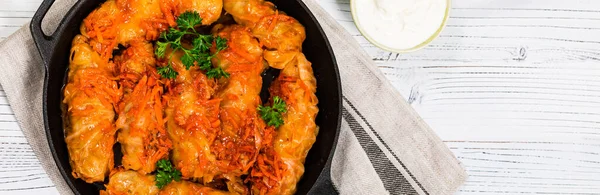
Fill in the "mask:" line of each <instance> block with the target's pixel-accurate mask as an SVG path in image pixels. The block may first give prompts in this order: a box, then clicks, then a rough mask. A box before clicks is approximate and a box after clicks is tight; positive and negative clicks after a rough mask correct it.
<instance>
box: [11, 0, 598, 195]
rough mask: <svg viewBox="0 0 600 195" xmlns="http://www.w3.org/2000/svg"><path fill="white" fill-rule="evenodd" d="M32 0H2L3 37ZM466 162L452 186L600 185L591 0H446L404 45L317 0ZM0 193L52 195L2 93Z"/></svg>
mask: <svg viewBox="0 0 600 195" xmlns="http://www.w3.org/2000/svg"><path fill="white" fill-rule="evenodd" d="M39 3H41V0H0V40H1V39H4V38H5V37H6V36H8V35H10V34H11V33H12V32H14V31H15V30H17V29H18V28H20V27H21V26H22V25H23V24H25V23H26V22H28V21H29V20H30V17H31V16H32V15H33V13H34V11H35V10H36V9H37V6H38V5H39ZM320 4H321V5H322V6H323V7H324V8H325V9H326V10H327V11H328V12H329V13H330V14H331V15H332V16H333V17H334V18H335V19H336V20H337V21H338V22H340V24H341V25H343V26H344V27H345V28H346V29H347V30H348V31H349V32H350V33H351V34H352V35H353V36H354V37H355V39H356V40H357V41H358V42H359V43H360V44H361V46H362V47H363V48H364V49H365V50H366V51H367V52H368V53H369V54H370V55H371V56H372V57H373V60H375V61H376V64H377V66H378V67H379V68H380V69H381V70H382V71H383V72H384V74H385V75H386V76H387V78H388V79H389V80H390V81H391V83H392V84H393V85H394V86H395V87H396V88H397V89H398V90H399V91H400V93H401V94H402V95H403V96H404V97H405V98H406V100H407V101H408V102H409V103H410V104H411V105H412V106H413V107H414V108H415V109H416V110H417V112H418V113H419V114H420V115H421V116H422V117H423V118H424V120H425V121H426V122H427V123H428V124H429V125H430V126H431V127H432V128H433V129H434V130H435V132H436V133H437V134H438V135H439V136H440V137H441V138H442V139H443V140H444V141H445V143H446V144H447V145H448V146H449V147H450V149H451V150H452V151H453V152H454V154H455V155H456V156H457V158H458V159H459V160H460V161H461V162H462V163H463V164H464V166H465V168H466V169H467V171H468V173H469V178H468V181H467V182H466V183H465V184H464V185H463V187H462V188H461V189H460V190H459V191H458V192H457V194H600V177H599V176H600V117H599V116H600V98H599V97H600V63H599V62H598V61H599V60H600V1H594V0H526V1H525V0H453V3H452V9H451V12H450V19H449V20H448V24H447V26H446V28H445V29H444V31H443V32H442V34H441V35H440V37H439V38H438V39H436V40H435V41H433V42H432V44H431V45H430V46H428V47H426V48H424V49H422V50H419V51H417V52H413V53H408V54H397V53H389V52H385V51H382V50H380V49H377V48H376V47H374V46H373V45H371V44H370V43H368V41H366V39H364V38H363V37H362V36H361V35H360V33H359V32H358V31H357V30H356V27H355V26H354V23H353V22H352V17H351V14H350V11H349V10H350V8H349V0H320ZM0 194H56V190H55V189H54V187H53V185H52V183H51V181H50V180H49V179H48V177H47V176H46V175H45V173H44V171H43V169H42V167H41V166H40V163H39V162H38V160H37V159H36V157H35V155H34V153H33V151H32V150H31V148H30V147H29V145H28V144H27V141H26V140H25V138H24V137H23V134H22V133H21V131H20V130H19V127H18V125H17V123H16V122H15V118H14V115H13V114H12V111H11V109H10V106H9V105H8V102H7V100H6V95H5V94H4V92H3V91H0Z"/></svg>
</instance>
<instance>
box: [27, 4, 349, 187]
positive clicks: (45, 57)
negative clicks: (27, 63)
mask: <svg viewBox="0 0 600 195" xmlns="http://www.w3.org/2000/svg"><path fill="white" fill-rule="evenodd" d="M268 1H274V2H277V1H279V0H268ZM295 1H296V2H297V3H298V5H299V6H300V7H301V8H302V12H303V14H306V15H307V16H308V17H309V18H310V20H311V22H312V23H313V24H314V25H315V26H316V30H317V31H318V34H319V35H320V36H321V38H322V39H323V41H324V43H325V45H324V46H325V48H326V50H327V52H328V53H327V54H325V55H328V56H330V59H331V64H330V65H332V66H333V67H332V68H333V75H329V76H333V77H334V78H332V79H334V81H335V87H336V88H337V90H336V93H337V97H334V98H335V99H337V101H336V102H337V105H336V106H337V111H336V112H335V114H336V115H337V118H336V120H335V122H336V125H335V126H336V127H335V129H334V131H335V132H334V135H333V141H332V143H330V144H331V149H330V151H329V155H328V157H327V160H326V161H325V164H324V165H323V168H322V169H321V170H320V173H319V174H318V176H317V178H316V180H315V181H314V183H313V184H312V185H311V186H310V188H309V189H308V190H306V192H307V193H311V192H313V190H314V189H315V186H316V184H318V182H319V181H322V180H324V179H330V178H324V177H326V176H329V175H330V173H325V171H330V168H331V161H332V159H333V156H334V154H335V150H336V147H337V142H338V139H339V134H340V130H341V119H342V106H343V105H342V86H341V79H340V73H339V68H338V66H337V60H336V58H335V53H334V51H333V49H332V47H331V43H330V42H329V39H328V38H327V34H326V33H325V32H324V30H323V28H322V26H321V23H319V21H318V20H317V19H316V17H315V16H314V15H313V13H312V12H311V11H310V9H309V8H308V7H307V6H306V4H305V3H304V1H303V0H295ZM53 3H54V0H44V1H43V2H42V4H41V6H40V7H39V8H38V10H37V11H36V13H35V14H34V16H33V17H32V22H31V23H30V30H31V34H32V36H33V39H34V42H35V45H36V48H37V50H38V52H39V54H40V56H41V58H42V61H43V63H44V85H43V94H42V100H43V102H42V104H43V105H42V112H43V120H44V129H45V133H46V138H47V141H48V145H49V146H50V151H51V153H52V157H53V159H54V163H55V164H56V166H57V168H58V170H59V172H60V174H61V176H62V177H63V179H64V180H65V182H66V183H67V185H68V186H69V187H70V188H71V190H72V191H73V193H74V194H81V192H79V191H78V190H77V188H76V187H75V184H74V183H73V181H71V178H69V177H70V176H71V175H69V173H67V171H66V170H65V167H64V166H62V163H60V161H61V159H59V157H58V154H57V152H56V150H57V148H56V146H55V145H54V142H53V139H52V134H51V128H50V125H49V119H48V109H47V108H48V101H47V100H48V99H47V98H48V88H49V87H48V85H49V82H48V81H49V76H50V75H49V74H50V73H49V67H50V65H51V64H52V62H53V61H55V60H53V59H54V56H55V55H56V54H55V53H56V52H57V51H56V50H55V47H56V46H57V45H58V44H59V43H58V42H57V39H59V38H62V36H64V35H63V32H64V30H65V29H64V28H65V27H66V26H67V25H68V23H73V22H76V21H77V20H78V19H75V18H74V17H75V14H76V13H78V12H81V11H80V9H82V6H83V5H85V4H86V3H88V4H89V3H92V2H89V1H85V0H79V1H77V2H75V3H74V4H73V6H72V7H71V8H70V9H69V11H68V12H67V13H66V14H65V15H64V16H63V17H62V19H61V21H60V23H59V24H58V26H57V28H56V30H55V31H54V33H52V34H51V35H46V34H45V33H44V32H43V31H42V30H41V21H42V20H43V19H44V17H45V15H46V13H47V11H48V10H49V9H50V7H51V6H52V4H53ZM88 14H89V13H88ZM86 15H87V14H86ZM70 40H72V38H71V39H70ZM67 68H68V66H67ZM64 84H65V83H63V85H64ZM61 89H62V88H61ZM318 107H319V106H318ZM63 134H64V133H63ZM317 136H318V135H317ZM317 139H318V137H317ZM327 145H329V144H327ZM313 149H314V148H311V149H310V150H309V153H311V151H312V150H313ZM307 157H308V155H307ZM304 174H306V173H304ZM303 179H304V177H302V178H301V180H300V181H302V180H303ZM300 181H299V182H300ZM89 185H93V184H89ZM332 187H333V186H332ZM295 194H298V189H297V191H296V193H295Z"/></svg>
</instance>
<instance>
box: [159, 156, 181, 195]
mask: <svg viewBox="0 0 600 195" xmlns="http://www.w3.org/2000/svg"><path fill="white" fill-rule="evenodd" d="M156 167H157V168H156V170H157V173H156V186H157V187H158V188H159V189H162V188H163V187H165V186H166V185H167V184H169V183H171V181H173V180H175V181H180V180H181V172H180V171H179V170H177V169H175V167H173V164H171V161H169V160H166V159H161V160H159V161H158V162H156Z"/></svg>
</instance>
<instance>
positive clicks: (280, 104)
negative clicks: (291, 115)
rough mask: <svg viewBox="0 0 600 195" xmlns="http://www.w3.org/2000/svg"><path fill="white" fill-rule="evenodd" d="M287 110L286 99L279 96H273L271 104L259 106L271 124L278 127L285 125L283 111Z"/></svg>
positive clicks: (264, 117) (262, 115)
mask: <svg viewBox="0 0 600 195" xmlns="http://www.w3.org/2000/svg"><path fill="white" fill-rule="evenodd" d="M285 112H287V109H286V105H285V101H283V99H281V98H280V97H279V96H275V97H273V104H272V105H271V106H262V105H259V106H258V113H259V114H260V116H261V117H262V119H263V120H264V121H265V122H266V123H267V125H269V126H273V127H275V128H278V127H279V126H281V125H283V113H285Z"/></svg>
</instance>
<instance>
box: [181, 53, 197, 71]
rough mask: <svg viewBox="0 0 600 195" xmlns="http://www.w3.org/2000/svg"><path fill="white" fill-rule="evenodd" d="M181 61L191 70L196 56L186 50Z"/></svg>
mask: <svg viewBox="0 0 600 195" xmlns="http://www.w3.org/2000/svg"><path fill="white" fill-rule="evenodd" d="M181 63H183V65H184V66H185V69H186V70H189V69H190V67H192V66H194V57H192V56H191V54H190V53H188V52H185V54H183V56H181Z"/></svg>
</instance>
